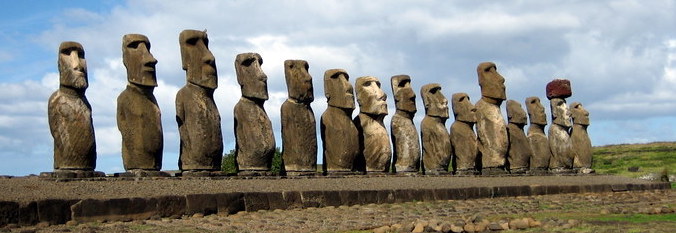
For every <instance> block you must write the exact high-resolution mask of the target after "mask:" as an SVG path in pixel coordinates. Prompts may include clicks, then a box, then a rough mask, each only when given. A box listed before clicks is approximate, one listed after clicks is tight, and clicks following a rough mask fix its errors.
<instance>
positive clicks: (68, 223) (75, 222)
mask: <svg viewBox="0 0 676 233" xmlns="http://www.w3.org/2000/svg"><path fill="white" fill-rule="evenodd" d="M77 224H78V222H77V221H75V220H70V221H68V222H66V226H69V227H72V226H77Z"/></svg>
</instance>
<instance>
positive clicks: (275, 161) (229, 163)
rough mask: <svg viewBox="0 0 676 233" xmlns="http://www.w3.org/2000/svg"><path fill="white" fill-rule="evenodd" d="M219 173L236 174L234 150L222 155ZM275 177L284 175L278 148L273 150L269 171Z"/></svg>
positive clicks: (280, 153) (280, 152)
mask: <svg viewBox="0 0 676 233" xmlns="http://www.w3.org/2000/svg"><path fill="white" fill-rule="evenodd" d="M221 171H223V172H225V173H227V174H236V173H237V171H238V169H237V160H236V159H235V150H234V149H233V150H230V152H228V153H225V154H224V155H223V161H222V163H221ZM270 171H271V172H272V173H273V174H275V175H285V174H286V171H285V170H284V161H283V160H282V151H281V150H280V149H279V147H277V148H275V154H274V156H273V157H272V169H271V170H270Z"/></svg>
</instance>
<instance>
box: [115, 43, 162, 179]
mask: <svg viewBox="0 0 676 233" xmlns="http://www.w3.org/2000/svg"><path fill="white" fill-rule="evenodd" d="M122 62H123V63H124V66H125V67H126V68H127V81H128V83H127V88H126V89H125V90H124V91H122V93H120V96H118V97H117V128H118V129H119V130H120V133H121V134H122V160H123V162H124V169H125V170H127V171H128V172H145V171H159V170H160V169H161V168H162V148H163V145H164V142H163V137H162V119H161V117H160V108H159V107H158V105H157V100H155V96H154V95H153V90H154V89H155V87H156V86H157V77H156V76H155V64H157V60H155V58H154V57H153V54H152V53H150V41H149V40H148V37H146V36H144V35H140V34H127V35H124V37H122Z"/></svg>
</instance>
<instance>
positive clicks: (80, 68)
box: [58, 41, 89, 90]
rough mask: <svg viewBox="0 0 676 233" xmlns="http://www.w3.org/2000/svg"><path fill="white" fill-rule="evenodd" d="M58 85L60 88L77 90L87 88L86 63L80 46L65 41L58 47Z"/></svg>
mask: <svg viewBox="0 0 676 233" xmlns="http://www.w3.org/2000/svg"><path fill="white" fill-rule="evenodd" d="M58 63H59V83H60V85H61V86H64V87H69V88H73V89H78V90H85V89H87V87H89V81H88V79H87V61H86V60H85V52H84V48H82V45H81V44H80V43H78V42H73V41H65V42H62V43H61V45H60V46H59V61H58Z"/></svg>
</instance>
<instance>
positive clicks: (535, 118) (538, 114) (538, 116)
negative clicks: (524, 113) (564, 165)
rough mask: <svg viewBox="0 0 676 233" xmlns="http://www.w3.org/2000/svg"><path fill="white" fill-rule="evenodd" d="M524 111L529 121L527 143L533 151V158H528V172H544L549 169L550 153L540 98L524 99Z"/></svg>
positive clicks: (544, 115)
mask: <svg viewBox="0 0 676 233" xmlns="http://www.w3.org/2000/svg"><path fill="white" fill-rule="evenodd" d="M526 109H527V110H528V118H529V119H530V125H529V126H528V141H529V142H530V148H531V150H532V151H533V156H531V158H530V170H531V171H546V170H547V168H549V160H550V159H551V157H552V152H551V150H550V149H549V140H548V139H547V135H546V134H545V126H547V115H546V114H545V108H544V107H543V106H542V103H541V102H540V98H538V97H535V96H533V97H528V98H526Z"/></svg>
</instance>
